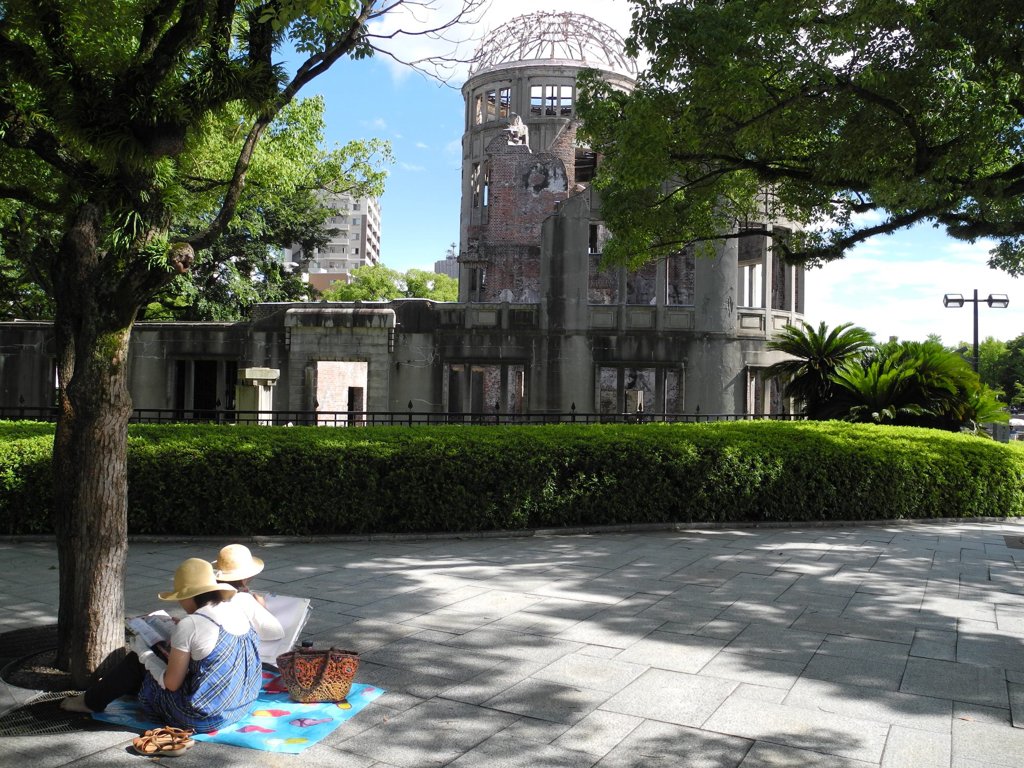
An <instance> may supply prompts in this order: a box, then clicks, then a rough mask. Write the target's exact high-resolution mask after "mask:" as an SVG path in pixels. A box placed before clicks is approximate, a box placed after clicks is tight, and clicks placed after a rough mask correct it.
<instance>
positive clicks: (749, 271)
mask: <svg viewBox="0 0 1024 768" xmlns="http://www.w3.org/2000/svg"><path fill="white" fill-rule="evenodd" d="M746 229H747V231H746V232H744V233H743V234H741V235H740V237H739V239H738V242H737V252H738V254H737V255H738V264H739V276H738V280H737V282H738V285H737V288H738V291H737V294H738V295H737V298H738V299H739V306H741V307H752V308H764V306H765V284H764V280H765V263H766V261H767V256H768V237H767V234H766V227H765V225H764V224H750V225H748V226H747V227H746Z"/></svg>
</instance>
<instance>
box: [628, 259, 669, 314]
mask: <svg viewBox="0 0 1024 768" xmlns="http://www.w3.org/2000/svg"><path fill="white" fill-rule="evenodd" d="M661 263H662V262H660V261H649V262H647V263H646V264H644V265H643V266H642V267H640V269H637V270H635V271H630V272H626V303H627V304H641V305H648V306H653V305H655V304H657V303H658V301H657V283H658V265H659V264H661Z"/></svg>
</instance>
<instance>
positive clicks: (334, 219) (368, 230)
mask: <svg viewBox="0 0 1024 768" xmlns="http://www.w3.org/2000/svg"><path fill="white" fill-rule="evenodd" d="M328 204H329V206H330V207H331V208H332V209H333V211H334V214H333V215H332V216H330V217H329V218H328V219H327V222H326V223H327V228H328V229H332V230H336V234H335V235H334V236H333V237H332V238H331V240H330V241H329V242H328V243H327V244H326V245H325V246H324V247H323V248H318V249H316V250H315V251H314V252H313V253H311V254H304V253H303V252H302V249H301V248H299V247H298V246H296V247H295V248H292V249H288V251H287V252H286V253H285V260H286V261H294V262H295V263H297V264H299V265H300V266H299V269H300V270H301V271H302V272H303V273H305V274H306V275H308V280H309V284H310V285H312V286H313V287H314V288H316V289H317V290H319V291H323V290H326V289H327V288H330V287H331V284H332V283H336V282H338V281H341V282H348V281H349V279H350V277H349V276H350V275H351V274H352V270H354V269H355V268H356V267H362V266H365V265H372V264H377V263H379V262H380V202H379V201H378V200H377V198H375V197H353V196H352V195H345V194H339V195H331V196H330V198H329V203H328Z"/></svg>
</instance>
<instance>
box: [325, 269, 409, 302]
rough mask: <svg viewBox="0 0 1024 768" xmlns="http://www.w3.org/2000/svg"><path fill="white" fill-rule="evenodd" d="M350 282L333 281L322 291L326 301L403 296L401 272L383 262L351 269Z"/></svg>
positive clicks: (387, 298)
mask: <svg viewBox="0 0 1024 768" xmlns="http://www.w3.org/2000/svg"><path fill="white" fill-rule="evenodd" d="M351 277H352V282H350V283H342V282H337V283H334V285H332V286H331V287H330V288H328V289H327V290H326V291H324V292H323V298H325V299H327V300H328V301H391V300H392V299H397V298H400V297H401V296H403V295H404V294H403V293H402V288H401V282H402V273H401V272H397V271H396V270H394V269H390V268H388V267H385V266H384V265H383V264H367V265H366V266H362V267H356V268H355V269H353V270H352V275H351Z"/></svg>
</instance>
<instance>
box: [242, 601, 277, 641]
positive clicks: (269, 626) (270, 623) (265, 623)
mask: <svg viewBox="0 0 1024 768" xmlns="http://www.w3.org/2000/svg"><path fill="white" fill-rule="evenodd" d="M231 604H232V605H237V606H238V607H239V608H241V609H242V612H243V613H244V614H245V615H246V616H248V617H249V623H250V624H252V628H253V629H255V630H256V634H257V635H259V638H260V640H280V639H281V638H282V637H284V627H282V626H281V622H280V621H278V620H277V617H276V616H274V614H272V613H271V612H270V611H268V610H267V609H266V608H264V607H263V606H262V605H260V604H259V603H258V602H257V601H256V598H255V597H253V596H252V594H251V593H249V592H236V593H235V595H234V596H233V597H232V598H231Z"/></svg>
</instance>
